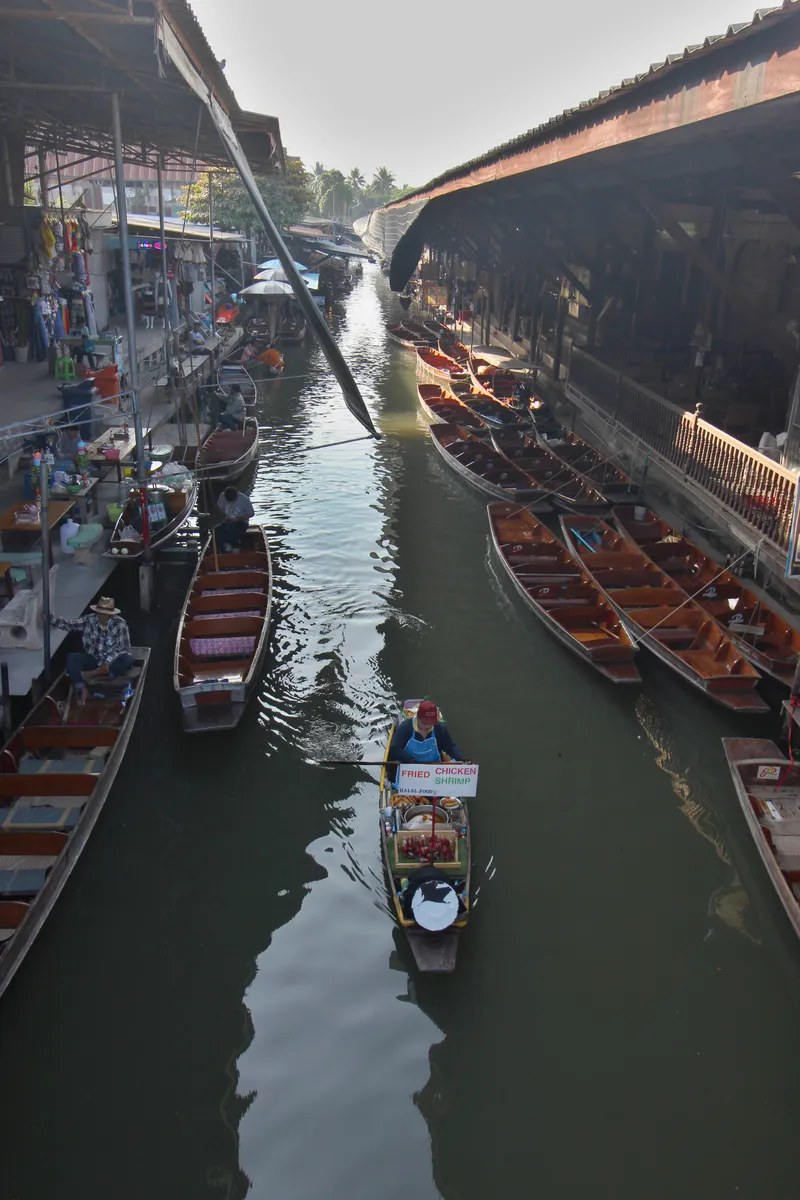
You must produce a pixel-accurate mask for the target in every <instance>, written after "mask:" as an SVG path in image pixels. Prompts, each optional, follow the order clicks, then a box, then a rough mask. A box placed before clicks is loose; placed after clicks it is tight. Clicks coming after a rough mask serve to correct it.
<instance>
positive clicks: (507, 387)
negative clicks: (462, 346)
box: [467, 354, 517, 403]
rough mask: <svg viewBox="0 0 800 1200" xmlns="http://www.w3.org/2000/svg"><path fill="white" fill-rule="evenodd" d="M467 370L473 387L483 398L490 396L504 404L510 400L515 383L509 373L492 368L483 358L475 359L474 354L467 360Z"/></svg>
mask: <svg viewBox="0 0 800 1200" xmlns="http://www.w3.org/2000/svg"><path fill="white" fill-rule="evenodd" d="M467 369H468V370H469V377H470V379H471V380H472V383H473V386H474V387H476V388H477V389H478V391H479V392H483V394H484V395H485V396H492V397H493V398H494V399H495V400H502V401H503V402H504V403H508V402H509V401H510V400H511V398H512V396H513V395H514V386H515V384H516V382H517V381H516V377H515V376H514V375H513V374H512V372H511V371H504V370H503V368H502V367H495V366H492V364H491V363H490V362H487V361H486V359H485V358H476V357H475V355H474V354H470V356H469V358H468V359H467Z"/></svg>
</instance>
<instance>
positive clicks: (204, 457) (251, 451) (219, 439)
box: [172, 417, 259, 483]
mask: <svg viewBox="0 0 800 1200" xmlns="http://www.w3.org/2000/svg"><path fill="white" fill-rule="evenodd" d="M258 452H259V442H258V421H257V420H256V418H255V417H247V419H246V421H245V423H244V429H219V428H217V429H212V430H211V432H210V433H209V434H208V435H207V436H206V438H205V440H204V441H203V442H202V444H201V445H200V446H199V447H198V446H176V447H175V450H174V453H173V455H172V461H173V462H179V463H182V464H183V465H184V466H185V467H187V468H188V469H189V470H190V471H194V473H195V474H196V475H197V477H198V479H208V480H210V481H212V482H214V483H233V482H234V481H235V480H237V479H239V478H240V476H242V475H243V474H244V473H245V471H246V470H247V468H248V467H249V466H250V465H251V463H253V462H255V460H256V459H257V458H258Z"/></svg>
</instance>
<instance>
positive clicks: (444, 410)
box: [417, 383, 489, 438]
mask: <svg viewBox="0 0 800 1200" xmlns="http://www.w3.org/2000/svg"><path fill="white" fill-rule="evenodd" d="M417 396H418V398H419V406H420V408H421V409H422V411H423V413H424V414H425V416H426V417H427V418H428V420H429V421H430V422H431V423H432V424H434V425H437V424H438V425H460V426H461V428H462V429H467V430H469V432H470V433H472V434H474V436H475V437H480V438H487V437H488V436H489V430H488V428H487V427H486V425H485V424H484V423H483V421H482V420H481V418H480V417H478V416H476V414H475V413H473V412H472V410H471V409H469V408H467V406H466V405H465V404H462V403H461V402H460V401H459V400H457V399H455V398H454V397H453V396H452V394H450V393H448V392H446V391H445V389H444V388H442V387H440V386H439V385H438V384H437V383H420V384H418V385H417Z"/></svg>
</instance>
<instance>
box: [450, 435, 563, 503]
mask: <svg viewBox="0 0 800 1200" xmlns="http://www.w3.org/2000/svg"><path fill="white" fill-rule="evenodd" d="M428 433H429V434H430V435H431V438H432V440H433V444H434V446H435V447H436V449H437V450H438V451H439V453H440V454H441V456H442V458H443V459H444V460H445V462H446V463H448V464H449V465H450V466H451V467H452V468H453V470H454V471H455V472H456V474H458V475H460V476H461V478H462V479H464V480H466V482H467V483H470V484H472V486H473V487H476V488H477V489H478V490H479V491H481V492H484V493H485V495H487V496H491V497H492V499H494V500H515V499H517V500H519V501H520V502H521V503H522V504H524V505H525V506H526V507H528V508H531V509H532V510H533V511H535V512H551V511H552V508H551V506H550V504H549V503H548V501H547V498H546V493H545V491H544V489H543V488H541V487H540V486H539V484H537V483H535V482H534V481H533V480H532V479H531V477H530V476H529V475H526V474H525V472H524V471H520V469H519V468H518V467H515V466H514V464H513V463H511V462H509V461H508V459H507V458H505V457H504V456H503V455H502V454H498V453H497V451H496V450H492V449H491V448H490V447H489V446H487V445H486V443H485V442H482V441H481V440H480V438H477V437H475V436H474V435H473V434H471V433H470V432H469V430H468V429H464V428H463V427H462V426H460V425H429V426H428Z"/></svg>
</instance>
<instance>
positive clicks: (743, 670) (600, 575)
mask: <svg viewBox="0 0 800 1200" xmlns="http://www.w3.org/2000/svg"><path fill="white" fill-rule="evenodd" d="M560 521H561V528H562V531H563V534H564V538H565V540H566V542H567V545H568V547H569V549H570V550H571V551H572V553H573V554H575V555H576V556H577V557H578V558H579V559H580V560H581V562H582V563H583V565H584V567H585V568H586V570H587V571H588V572H589V574H590V575H591V577H592V579H593V580H594V581H595V583H596V584H597V586H598V587H600V588H601V589H602V590H603V591H604V592H605V593H606V595H607V596H608V598H609V600H610V601H611V603H612V604H613V605H614V607H615V608H616V610H617V612H618V613H619V614H620V616H621V617H622V619H623V621H624V622H625V624H626V626H627V627H628V632H629V633H630V634H631V635H632V636H633V637H634V640H635V641H639V640H641V641H642V642H643V643H644V645H646V646H647V648H648V649H649V650H652V652H653V653H654V654H655V655H657V657H658V658H660V659H661V661H662V662H663V663H665V664H666V665H667V666H668V667H671V668H672V670H673V671H676V672H677V673H678V674H679V675H680V676H681V677H682V678H683V679H685V680H686V681H687V682H689V683H691V684H692V685H693V686H694V687H696V688H698V689H699V690H700V691H702V692H704V693H705V695H707V696H709V697H710V698H711V699H712V700H715V701H716V702H717V703H718V704H721V705H723V706H724V707H725V708H730V709H733V711H734V712H768V711H769V705H768V704H766V703H765V702H764V701H763V700H762V699H761V697H760V696H759V694H758V692H757V691H756V684H757V683H758V680H759V678H760V676H759V674H758V672H757V671H756V670H755V668H754V667H752V666H751V665H750V663H749V662H748V661H747V659H746V658H745V657H744V655H743V654H742V653H741V651H740V650H739V649H738V648H737V647H736V646H735V645H734V643H733V642H732V641H731V639H730V638H729V637H728V636H727V635H726V634H725V633H724V631H723V630H722V629H721V628H720V626H719V625H718V624H717V622H716V621H714V620H712V619H711V618H710V617H709V616H708V614H707V613H705V612H704V611H703V609H702V608H700V606H699V605H698V604H695V603H694V602H693V601H691V600H687V598H686V595H685V593H684V592H682V591H681V589H680V588H679V587H678V586H677V584H675V583H673V581H672V580H671V579H670V578H669V576H668V575H665V574H664V572H663V571H662V570H661V569H660V568H659V567H657V566H656V565H655V563H653V562H651V561H650V559H649V558H648V557H647V555H646V554H644V553H643V552H642V551H641V550H640V549H639V548H638V546H635V545H634V544H633V543H632V542H630V541H628V540H627V539H626V538H624V537H623V536H622V534H621V533H618V532H617V530H615V529H612V528H611V527H610V526H609V525H606V524H605V522H603V521H600V520H597V519H596V518H594V517H582V516H565V517H561V518H560Z"/></svg>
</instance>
